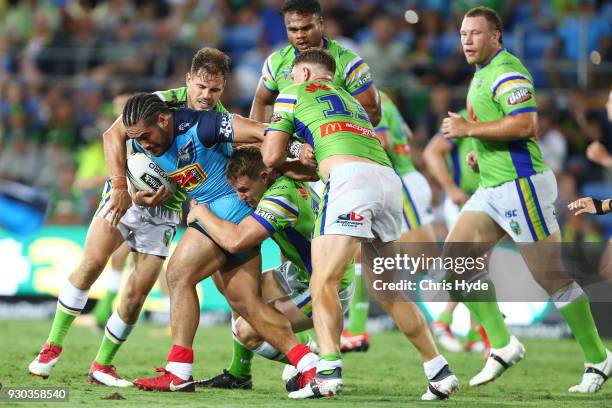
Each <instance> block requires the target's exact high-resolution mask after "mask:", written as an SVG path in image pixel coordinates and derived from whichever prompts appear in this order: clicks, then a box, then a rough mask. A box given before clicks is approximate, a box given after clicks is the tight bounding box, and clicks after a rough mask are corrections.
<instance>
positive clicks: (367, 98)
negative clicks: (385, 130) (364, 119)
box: [355, 84, 381, 126]
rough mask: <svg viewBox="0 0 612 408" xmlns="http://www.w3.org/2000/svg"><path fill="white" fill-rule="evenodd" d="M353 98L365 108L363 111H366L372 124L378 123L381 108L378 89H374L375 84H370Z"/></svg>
mask: <svg viewBox="0 0 612 408" xmlns="http://www.w3.org/2000/svg"><path fill="white" fill-rule="evenodd" d="M355 99H357V100H358V101H359V103H360V104H361V106H363V109H365V111H366V112H367V113H368V117H369V118H370V122H372V125H373V126H376V125H378V123H379V122H380V118H381V110H380V95H379V94H378V89H376V86H375V85H374V84H372V85H371V86H370V87H368V89H366V90H365V91H363V92H361V93H358V94H357V95H355Z"/></svg>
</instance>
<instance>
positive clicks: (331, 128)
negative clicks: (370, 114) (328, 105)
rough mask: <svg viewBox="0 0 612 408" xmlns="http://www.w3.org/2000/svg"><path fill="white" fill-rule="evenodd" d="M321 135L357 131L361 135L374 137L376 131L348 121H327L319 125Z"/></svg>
mask: <svg viewBox="0 0 612 408" xmlns="http://www.w3.org/2000/svg"><path fill="white" fill-rule="evenodd" d="M319 130H320V132H321V137H325V136H329V135H333V134H334V133H338V132H351V133H357V134H360V135H362V136H370V137H376V132H375V131H373V130H372V129H368V128H366V127H363V126H359V125H356V124H354V123H350V122H329V123H325V124H323V125H321V126H320V127H319Z"/></svg>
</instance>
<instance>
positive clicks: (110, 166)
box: [102, 116, 127, 177]
mask: <svg viewBox="0 0 612 408" xmlns="http://www.w3.org/2000/svg"><path fill="white" fill-rule="evenodd" d="M102 138H103V142H104V159H105V161H106V169H107V170H108V174H109V177H114V176H125V167H126V161H127V153H126V147H125V142H126V140H127V136H126V135H125V128H124V126H123V122H122V119H121V116H120V117H119V118H117V120H116V121H115V122H114V123H113V124H112V125H111V127H110V128H108V130H107V131H106V132H104V134H103V135H102Z"/></svg>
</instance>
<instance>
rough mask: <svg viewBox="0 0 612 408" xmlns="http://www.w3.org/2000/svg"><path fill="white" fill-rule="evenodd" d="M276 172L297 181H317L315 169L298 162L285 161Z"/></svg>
mask: <svg viewBox="0 0 612 408" xmlns="http://www.w3.org/2000/svg"><path fill="white" fill-rule="evenodd" d="M278 170H279V171H280V172H281V173H283V175H285V176H287V177H289V178H292V179H294V180H298V181H317V180H318V179H319V176H318V175H317V171H316V169H313V168H312V167H307V166H305V165H304V164H302V163H301V162H300V161H299V160H291V161H286V162H285V163H283V164H282V165H281V166H280V167H279V168H278Z"/></svg>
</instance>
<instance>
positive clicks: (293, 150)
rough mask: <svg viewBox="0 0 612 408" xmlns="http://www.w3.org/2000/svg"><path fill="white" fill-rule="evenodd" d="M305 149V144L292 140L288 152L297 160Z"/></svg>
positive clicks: (288, 145)
mask: <svg viewBox="0 0 612 408" xmlns="http://www.w3.org/2000/svg"><path fill="white" fill-rule="evenodd" d="M303 147H304V143H301V142H300V141H298V140H296V139H291V140H289V143H288V144H287V152H288V153H289V155H290V156H292V157H295V158H296V159H297V158H299V157H300V152H301V151H302V148H303Z"/></svg>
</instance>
